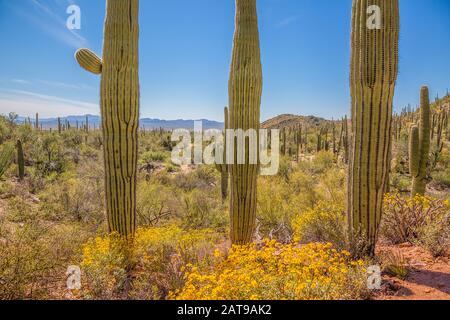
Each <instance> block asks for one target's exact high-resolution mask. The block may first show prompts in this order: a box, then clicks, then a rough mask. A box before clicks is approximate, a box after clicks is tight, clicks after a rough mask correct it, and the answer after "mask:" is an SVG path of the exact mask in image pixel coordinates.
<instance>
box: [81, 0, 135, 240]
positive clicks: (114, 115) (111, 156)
mask: <svg viewBox="0 0 450 320" xmlns="http://www.w3.org/2000/svg"><path fill="white" fill-rule="evenodd" d="M138 12H139V0H107V1H106V20H105V30H104V42H103V59H100V58H99V57H97V56H96V55H95V54H94V53H92V52H91V51H90V50H88V49H80V50H78V51H77V52H76V54H75V57H76V59H77V61H78V63H79V64H80V65H81V67H83V68H84V69H86V70H87V71H90V72H92V73H94V74H101V85H100V86H101V101H100V108H101V116H102V133H103V153H104V163H105V189H106V208H107V213H108V226H109V230H110V231H115V232H118V233H119V234H121V235H123V236H132V235H133V234H134V232H135V228H136V176H137V148H138V127H139V124H138V123H139V119H138V117H139V74H138V64H139V56H138V52H139V48H138V44H139V22H138V20H139V14H138Z"/></svg>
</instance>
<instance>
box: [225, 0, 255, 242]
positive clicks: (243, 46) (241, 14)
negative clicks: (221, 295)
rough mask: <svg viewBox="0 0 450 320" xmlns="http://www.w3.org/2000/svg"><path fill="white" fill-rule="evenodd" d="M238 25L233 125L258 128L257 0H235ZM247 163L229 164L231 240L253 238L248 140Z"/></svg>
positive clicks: (252, 168) (252, 173) (232, 79)
mask: <svg viewBox="0 0 450 320" xmlns="http://www.w3.org/2000/svg"><path fill="white" fill-rule="evenodd" d="M235 23H236V27H235V28H236V29H235V33H234V42H233V54H232V62H231V71H230V80H229V113H230V114H229V117H230V119H229V121H230V129H234V130H238V129H242V130H244V131H247V130H248V129H254V130H259V128H260V106H261V94H262V66H261V57H260V48H259V31H258V18H257V12H256V0H236V21H235ZM245 145H246V147H245V150H246V155H245V164H237V163H238V162H237V154H236V150H235V155H234V164H232V165H230V181H231V183H230V187H231V188H230V215H231V241H232V242H233V243H234V244H246V243H248V242H251V240H252V238H253V233H254V229H255V221H256V194H257V192H256V184H257V178H258V170H259V168H258V165H257V164H250V154H249V144H248V143H245Z"/></svg>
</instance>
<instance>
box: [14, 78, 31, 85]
mask: <svg viewBox="0 0 450 320" xmlns="http://www.w3.org/2000/svg"><path fill="white" fill-rule="evenodd" d="M11 82H12V83H16V84H31V82H30V81H28V80H23V79H11Z"/></svg>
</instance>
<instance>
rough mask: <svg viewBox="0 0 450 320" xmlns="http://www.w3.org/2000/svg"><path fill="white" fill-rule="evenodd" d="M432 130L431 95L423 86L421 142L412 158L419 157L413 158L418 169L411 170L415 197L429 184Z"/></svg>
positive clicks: (412, 194)
mask: <svg viewBox="0 0 450 320" xmlns="http://www.w3.org/2000/svg"><path fill="white" fill-rule="evenodd" d="M430 130H431V109H430V97H429V92H428V87H425V86H424V87H422V89H421V90H420V123H419V129H418V131H419V141H418V142H419V143H418V148H417V149H418V150H416V148H415V149H414V150H413V151H415V152H416V153H417V154H415V155H412V154H411V153H410V158H417V159H416V160H413V161H414V162H417V161H418V163H417V166H418V169H417V171H413V172H411V175H412V177H413V183H412V191H411V196H412V197H414V196H416V195H417V194H419V195H424V194H425V189H426V185H427V181H426V180H427V165H428V162H429V160H430Z"/></svg>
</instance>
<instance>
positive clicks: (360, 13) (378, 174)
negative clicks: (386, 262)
mask: <svg viewBox="0 0 450 320" xmlns="http://www.w3.org/2000/svg"><path fill="white" fill-rule="evenodd" d="M371 5H373V3H371V2H370V1H368V0H353V14H352V17H353V18H352V41H351V76H350V83H351V97H352V125H351V136H350V141H351V144H352V146H351V151H350V165H349V178H348V183H349V188H348V190H349V192H348V195H349V197H348V206H347V208H348V216H349V219H348V220H349V226H350V235H351V237H352V238H351V242H352V250H353V253H354V254H355V255H356V256H363V255H374V252H375V243H376V240H377V236H378V227H379V224H380V221H381V217H382V213H383V198H384V194H385V188H386V179H387V178H388V172H389V147H390V140H391V136H392V131H391V130H392V126H391V124H392V109H393V106H392V104H393V102H392V101H393V97H394V91H395V83H396V79H397V73H398V39H399V4H398V0H378V1H376V5H377V6H378V8H379V9H380V12H379V13H380V15H381V17H380V18H381V19H380V20H381V21H380V22H381V25H370V24H369V23H368V20H369V19H370V17H371V16H372V15H373V12H371V11H370V10H368V9H369V7H370V6H371Z"/></svg>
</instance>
